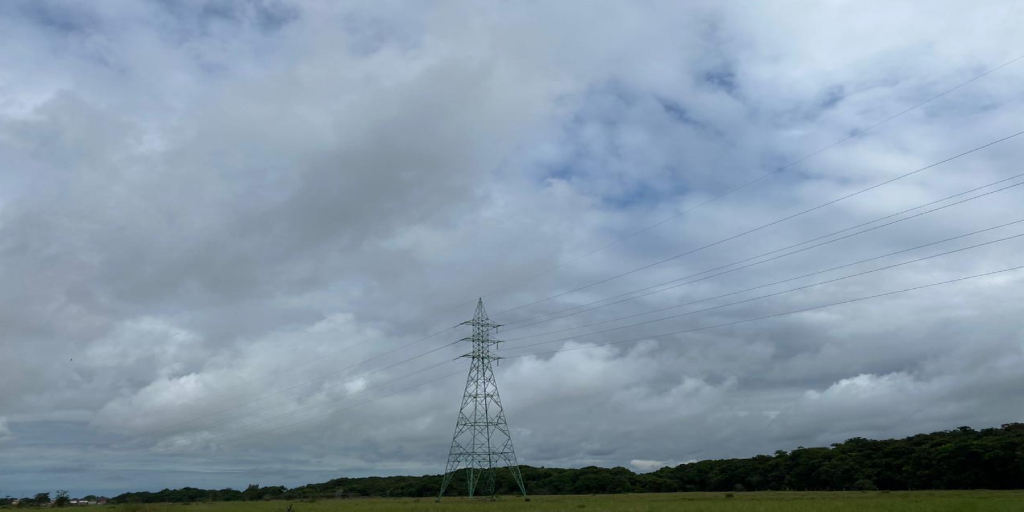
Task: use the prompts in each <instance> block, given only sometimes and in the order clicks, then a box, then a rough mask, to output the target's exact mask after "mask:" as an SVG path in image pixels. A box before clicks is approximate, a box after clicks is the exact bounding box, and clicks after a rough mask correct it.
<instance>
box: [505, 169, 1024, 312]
mask: <svg viewBox="0 0 1024 512" xmlns="http://www.w3.org/2000/svg"><path fill="white" fill-rule="evenodd" d="M1022 176H1024V173H1021V174H1017V175H1015V176H1011V177H1009V178H1006V179H1002V180H999V181H996V182H993V183H989V184H987V185H983V186H981V187H977V188H973V189H971V190H967V191H965V192H960V193H957V194H953V195H951V196H947V197H944V198H942V199H938V200H935V201H931V202H928V203H924V204H922V205H918V206H915V207H913V208H908V209H905V210H902V211H899V212H896V213H893V214H889V215H886V216H883V217H879V218H877V219H874V220H871V221H868V222H863V223H860V224H857V225H854V226H850V227H848V228H844V229H841V230H838V231H833V232H831V233H827V234H825V235H821V236H818V237H815V238H811V239H808V240H805V241H803V242H800V243H796V244H792V245H788V246H786V247H782V248H779V249H775V250H772V251H768V252H765V253H761V254H758V255H756V256H751V257H749V258H744V259H741V260H738V261H734V262H732V263H728V264H725V265H720V266H718V267H714V268H710V269H708V270H704V271H701V272H697V273H694V274H690V275H687V276H683V277H680V278H676V279H672V280H670V281H664V282H661V283H657V284H654V285H651V286H647V287H644V288H640V289H637V290H633V291H630V292H626V293H621V294H618V295H614V296H611V297H607V298H604V299H600V300H596V301H593V302H589V303H586V304H581V305H579V306H573V307H570V308H566V309H563V310H560V311H556V312H553V313H548V314H544V315H539V316H536V317H533V318H528V319H525V320H520V321H517V322H510V323H508V324H506V325H514V326H516V327H510V328H507V329H505V332H509V331H514V330H518V329H524V328H526V327H532V326H534V325H538V324H542V323H547V322H551V321H554V320H560V319H563V318H568V317H570V316H575V315H578V314H581V313H587V312H590V311H596V310H598V309H602V308H605V307H608V306H613V305H615V304H621V303H623V302H628V301H631V300H634V299H639V298H642V297H647V296H649V295H654V294H656V293H661V292H663V291H667V290H672V289H675V288H679V287H681V286H688V285H690V284H693V283H698V282H701V281H705V280H708V279H712V278H715V277H718V276H721V275H724V274H729V273H732V272H736V271H739V270H744V269H747V268H750V267H754V266H757V265H761V264H763V263H768V262H771V261H775V260H778V259H781V258H785V257H787V256H791V255H793V254H798V253H801V252H805V251H809V250H811V249H816V248H818V247H822V246H825V245H829V244H832V243H835V242H839V241H842V240H846V239H849V238H852V237H855V236H859V235H862V234H864V233H868V232H871V231H875V230H878V229H882V228H885V227H888V226H892V225H894V224H898V223H901V222H904V221H908V220H912V219H916V218H918V217H921V216H923V215H928V214H930V213H934V212H937V211H940V210H944V209H946V208H950V207H953V206H958V205H961V204H964V203H966V202H969V201H973V200H975V199H980V198H982V197H986V196H989V195H992V194H996V193H998V192H1003V191H1005V190H1008V189H1011V188H1014V187H1019V186H1021V185H1024V182H1020V183H1015V184H1012V185H1007V186H1005V187H1002V188H999V189H996V190H991V191H988V192H985V193H982V194H978V195H976V196H973V197H969V198H966V199H963V200H960V201H956V202H953V203H950V204H946V205H943V206H940V207H936V208H933V209H931V210H926V211H923V212H919V213H917V214H914V215H911V216H908V217H904V218H902V219H896V220H894V221H891V222H887V223H885V224H880V225H877V226H874V227H871V228H868V229H863V230H860V231H857V232H854V233H850V234H848V235H845V236H842V237H839V238H834V239H832V240H826V241H824V242H821V243H817V244H814V245H810V246H807V247H803V248H801V249H797V250H794V251H790V252H786V253H783V254H779V255H778V256H773V257H771V258H766V259H763V260H760V261H753V260H758V259H759V258H764V257H766V256H771V255H773V254H778V253H780V252H783V251H787V250H789V249H793V248H796V247H800V246H802V245H806V244H809V243H812V242H816V241H818V240H822V239H825V238H829V237H832V236H835V235H838V234H842V233H846V232H848V231H851V230H854V229H857V228H861V227H864V226H869V225H871V224H875V223H877V222H881V221H883V220H886V219H890V218H893V217H897V216H899V215H903V214H904V213H908V212H911V211H914V210H919V209H921V208H924V207H927V206H931V205H934V204H938V203H941V202H944V201H948V200H950V199H953V198H956V197H960V196H963V195H965V194H970V193H972V192H977V191H978V190H982V189H985V188H989V187H992V186H995V185H998V184H1001V183H1005V182H1007V181H1011V180H1014V179H1017V178H1020V177H1022ZM751 261H753V263H748V262H751ZM743 263H747V264H746V265H742V264H743ZM736 265H741V266H739V267H736ZM729 267H735V268H731V269H730V268H729ZM723 269H728V270H724V271H722V272H718V273H717V274H712V275H705V274H710V273H712V272H716V271H719V270H723ZM699 276H705V277H701V278H700V279H694V280H692V281H686V280H687V279H691V278H694V277H699ZM679 281H686V282H683V283H679ZM672 283H679V284H674V285H672V286H666V287H665V288H660V289H657V290H654V289H655V288H658V287H661V286H665V285H669V284H672ZM648 290H653V291H648ZM640 292H647V293H640ZM636 293H640V295H634V296H632V297H627V296H629V295H633V294H636ZM620 297H626V298H624V299H622V300H617V301H614V302H607V301H610V300H614V299H618V298H620ZM602 302H607V303H606V304H601V305H599V306H596V307H593V308H589V309H581V308H587V307H588V306H593V305H595V304H600V303H602ZM576 309H581V310H580V311H576V312H573V313H569V314H565V315H561V316H557V315H560V314H561V313H566V312H569V311H573V310H576ZM524 322H528V323H526V325H519V324H522V323H524Z"/></svg>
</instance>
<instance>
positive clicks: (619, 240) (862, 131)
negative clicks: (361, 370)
mask: <svg viewBox="0 0 1024 512" xmlns="http://www.w3.org/2000/svg"><path fill="white" fill-rule="evenodd" d="M1021 59H1024V55H1020V56H1017V57H1015V58H1013V59H1010V60H1008V61H1006V62H1004V63H1002V64H1000V65H998V66H996V67H994V68H991V69H989V70H988V71H985V72H984V73H981V74H980V75H976V76H974V77H973V78H971V79H969V80H967V81H965V82H961V83H959V84H957V85H955V86H953V87H951V88H949V89H946V90H944V91H942V92H940V93H938V94H936V95H934V96H931V97H929V98H928V99H926V100H924V101H921V102H919V103H915V104H914V105H912V106H910V107H907V108H906V109H904V110H901V111H899V112H897V113H895V114H892V115H890V116H888V117H886V118H884V119H882V120H881V121H878V122H875V123H874V124H872V125H870V126H868V127H867V128H862V129H859V130H853V131H852V132H850V134H849V135H848V136H846V137H844V138H842V139H840V140H838V141H836V142H833V143H831V144H829V145H827V146H824V147H822V148H820V149H817V150H815V151H813V152H811V153H808V154H806V155H804V156H802V157H800V158H797V159H796V160H792V161H790V162H789V163H786V164H784V165H782V166H780V167H777V168H775V169H774V170H771V171H769V172H767V173H764V174H762V175H761V176H758V177H757V178H754V179H752V180H749V181H745V182H743V183H741V184H739V185H736V186H734V187H732V188H730V189H728V190H726V191H725V192H722V193H720V194H718V195H715V196H714V197H712V198H710V199H708V200H706V201H703V202H701V203H698V204H696V205H694V206H692V207H690V208H687V209H685V210H683V211H681V212H678V213H675V214H673V215H671V216H669V217H666V218H664V219H662V220H660V221H657V222H655V223H654V224H650V225H647V226H646V227H643V228H641V229H639V230H636V231H633V232H631V233H629V234H628V235H626V236H623V237H621V238H617V239H615V240H614V241H612V242H609V243H607V244H605V245H602V246H600V247H597V248H595V249H593V250H591V251H589V252H586V253H584V254H581V255H579V256H577V257H575V258H572V259H570V260H568V261H564V262H562V263H559V264H557V265H554V266H552V267H550V268H548V269H547V270H544V271H541V272H539V273H536V274H533V275H530V276H527V277H525V278H522V279H519V280H517V281H516V282H514V283H511V284H510V285H508V286H506V287H504V288H501V289H499V290H496V291H493V292H490V293H488V294H486V295H484V296H483V297H489V296H492V295H497V294H499V293H504V292H507V291H509V290H512V289H515V288H517V287H519V286H521V285H523V284H524V283H527V282H530V281H533V280H534V279H536V278H538V277H541V276H543V275H546V274H549V273H551V272H554V271H556V270H558V269H561V268H562V267H565V266H567V265H570V264H572V263H575V262H577V261H579V260H581V259H583V258H586V257H589V256H592V255H594V254H597V253H599V252H601V251H603V250H605V249H608V248H610V247H612V246H615V245H618V244H620V243H622V242H625V241H626V240H629V239H631V238H633V237H635V236H637V235H640V234H643V233H646V232H647V231H650V230H652V229H654V228H656V227H658V226H661V225H662V224H665V223H667V222H670V221H672V220H675V219H678V218H679V217H682V216H683V215H686V214H688V213H690V212H692V211H694V210H696V209H698V208H701V207H703V206H705V205H708V204H710V203H713V202H715V201H718V200H719V199H721V198H723V197H725V196H728V195H730V194H732V193H734V192H738V191H740V190H742V189H744V188H746V187H749V186H750V185H753V184H755V183H758V182H760V181H763V180H765V179H766V178H768V177H770V176H774V175H776V174H778V173H780V172H782V171H784V170H786V169H788V168H790V167H792V166H794V165H796V164H799V163H801V162H803V161H805V160H808V159H810V158H813V157H815V156H818V155H820V154H822V153H824V152H826V151H828V150H830V149H832V148H834V147H836V146H840V145H842V144H844V143H846V142H848V141H850V140H851V139H854V138H857V137H859V136H861V135H864V134H865V133H867V132H869V131H871V130H874V129H875V128H878V127H879V126H882V125H883V124H886V123H888V122H889V121H892V120H894V119H896V118H899V117H902V116H903V115H905V114H908V113H910V112H912V111H914V110H917V109H918V108H920V107H923V106H925V105H927V104H929V103H931V102H933V101H935V100H937V99H939V98H942V97H943V96H946V95H947V94H949V93H951V92H953V91H956V90H957V89H960V88H962V87H964V86H966V85H969V84H971V83H973V82H975V81H977V80H980V79H982V78H984V77H986V76H988V75H991V74H992V73H995V72H996V71H999V70H1000V69H1003V68H1005V67H1007V66H1009V65H1011V64H1013V63H1015V62H1017V61H1019V60H1021ZM474 300H476V299H474ZM460 306H461V305H460ZM498 314H501V313H498Z"/></svg>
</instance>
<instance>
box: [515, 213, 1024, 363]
mask: <svg viewBox="0 0 1024 512" xmlns="http://www.w3.org/2000/svg"><path fill="white" fill-rule="evenodd" d="M1021 222H1024V219H1022V220H1017V221H1013V222H1010V223H1007V224H1003V225H1000V226H996V227H992V228H988V229H983V230H981V231H976V232H974V233H968V234H966V235H960V236H956V237H953V238H947V239H946V240H940V241H938V242H932V243H930V244H925V245H922V246H919V247H914V248H911V249H905V250H903V251H897V252H894V253H891V254H885V255H882V256H876V257H874V258H869V259H866V260H862V261H857V262H854V263H849V264H846V265H841V266H838V267H833V268H830V269H826V270H821V271H818V272H812V273H810V274H804V275H802V276H797V277H793V278H790V279H784V280H782V281H776V282H774V283H768V284H763V285H760V286H755V287H752V288H747V289H746V290H740V291H735V292H731V293H726V294H723V295H718V296H716V297H708V298H705V299H701V300H697V301H693V302H688V303H685V304H679V305H676V306H671V307H666V308H661V309H657V310H654V311H648V312H646V313H640V314H636V315H630V316H626V317H621V318H616V319H614V320H606V321H603V322H597V323H594V324H589V325H581V326H579V327H575V328H572V329H564V330H562V331H552V332H548V333H542V334H535V335H532V336H523V337H521V338H513V339H510V340H506V341H517V340H523V339H529V338H536V337H539V336H544V335H547V334H554V333H557V332H565V331H567V330H568V331H572V330H576V329H582V328H585V327H591V326H594V325H599V324H604V323H608V322H615V321H619V320H625V319H627V318H635V317H638V316H645V315H650V314H653V313H658V312H661V311H666V310H670V309H677V308H681V307H684V306H688V305H692V304H697V303H700V302H706V301H709V300H714V299H720V298H723V297H728V296H731V295H736V294H740V293H745V292H749V291H753V290H757V289H760V288H765V287H768V286H774V285H777V284H781V283H785V282H789V281H794V280H797V279H803V278H805V277H810V276H813V275H818V274H822V273H825V272H831V271H833V270H837V269H840V268H844V267H850V266H853V265H858V264H861V263H865V262H868V261H873V260H877V259H880V258H885V257H888V256H893V255H896V254H900V253H903V252H907V251H912V250H915V249H920V248H922V247H928V246H931V245H935V244H939V243H942V242H947V241H950V240H956V239H958V238H963V237H965V236H971V235H975V234H978V233H982V232H985V231H991V230H993V229H998V228H1001V227H1006V226H1010V225H1014V224H1019V223H1021ZM1022 236H1024V233H1020V234H1016V235H1013V236H1008V237H1004V238H999V239H997V240H990V241H988V242H982V243H979V244H975V245H971V246H968V247H961V248H959V249H953V250H950V251H946V252H941V253H938V254H933V255H931V256H924V257H921V258H917V259H913V260H909V261H904V262H900V263H895V264H892V265H887V266H884V267H879V268H875V269H871V270H865V271H863V272H857V273H854V274H849V275H845V276H842V277H836V278H833V279H828V280H825V281H819V282H817V283H811V284H808V285H804V286H799V287H796V288H790V289H788V290H782V291H779V292H774V293H769V294H766V295H759V296H757V297H751V298H748V299H744V300H740V301H736V302H729V303H726V304H720V305H718V306H713V307H710V308H705V309H698V310H695V311H688V312H686V313H680V314H678V315H672V316H667V317H664V318H658V319H655V320H647V321H644V322H637V323H635V324H630V325H624V326H620V327H613V328H610V329H604V330H601V331H594V332H588V333H585V334H578V335H576V336H570V337H566V338H558V339H554V340H549V342H556V341H567V340H572V339H576V338H582V337H586V336H593V335H595V334H604V333H607V332H612V331H618V330H621V329H628V328H631V327H638V326H641V325H646V324H652V323H657V322H664V321H665V320H671V319H674V318H680V317H684V316H689V315H695V314H697V313H705V312H707V311H714V310H717V309H722V308H726V307H729V306H736V305H739V304H746V303H748V302H753V301H756V300H761V299H766V298H769V297H777V296H779V295H784V294H787V293H792V292H796V291H800V290H807V289H809V288H814V287H817V286H822V285H826V284H832V283H836V282H839V281H845V280H847V279H852V278H854V277H860V276H863V275H867V274H873V273H875V272H881V271H883V270H890V269H893V268H897V267H902V266H904V265H910V264H912V263H918V262H921V261H927V260H931V259H935V258H940V257H942V256H948V255H950V254H956V253H961V252H964V251H969V250H971V249H977V248H979V247H985V246H989V245H993V244H997V243H999V242H1005V241H1007V240H1013V239H1016V238H1020V237H1022ZM509 348H510V349H515V348H516V347H509Z"/></svg>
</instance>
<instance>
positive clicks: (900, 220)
mask: <svg viewBox="0 0 1024 512" xmlns="http://www.w3.org/2000/svg"><path fill="white" fill-rule="evenodd" d="M1021 176H1024V173H1021V174H1018V175H1017V176H1014V177H1011V178H1006V179H1004V180H999V181H997V182H994V183H991V184H989V185H985V186H982V187H977V188H975V189H972V190H970V191H967V192H961V193H959V194H954V195H952V196H949V197H947V198H944V199H940V200H938V201H933V202H930V203H926V204H925V205H922V206H927V205H930V204H935V203H938V202H942V201H945V200H948V199H950V198H953V197H959V196H962V195H964V194H966V193H970V192H973V191H977V190H980V189H984V188H987V187H990V186H993V185H995V184H999V183H1004V182H1006V181H1009V180H1011V179H1014V178H1016V177H1021ZM1019 185H1024V182H1021V183H1017V184H1014V185H1010V186H1006V187H1003V188H1000V189H997V190H993V191H989V192H986V193H984V194H979V195H977V196H974V197H971V198H967V199H964V200H961V201H958V202H956V203H951V204H948V205H944V206H942V207H939V208H935V209H932V210H927V211H924V212H919V213H918V214H916V215H914V216H912V217H906V218H903V219H898V220H896V221H893V222H890V223H887V224H884V225H880V226H875V227H873V228H870V229H867V230H863V231H860V232H857V233H853V234H850V235H847V236H845V237H842V238H837V239H834V240H830V241H827V242H824V243H820V244H817V245H814V246H810V247H806V248H803V249H800V250H798V251H793V252H790V253H785V254H782V255H778V256H775V257H774V258H771V259H767V260H763V261H758V262H756V263H752V264H748V265H745V266H742V267H737V268H734V269H731V270H728V271H725V272H721V273H718V274H713V275H710V276H706V277H704V278H701V279H698V280H695V281H689V282H685V283H682V284H677V285H674V286H671V287H668V288H663V289H659V290H656V291H653V292H649V293H646V294H643V295H638V296H635V297H630V298H628V299H624V300H620V301H617V302H612V303H608V304H604V305H601V306H598V307H596V308H592V309H591V310H587V311H578V312H576V313H572V314H570V315H565V316H562V317H558V318H552V319H548V320H542V321H539V322H536V323H533V324H529V325H527V326H522V327H513V328H511V329H506V330H505V332H508V331H512V330H516V329H521V328H524V327H528V326H530V325H536V324H539V323H544V322H547V321H551V320H556V319H560V318H565V317H568V316H573V315H576V314H579V313H585V312H588V311H592V310H595V309H599V308H602V307H605V306H610V305H614V304H617V303H621V302H625V301H627V300H632V299H635V298H640V297H643V296H647V295H651V294H654V293H658V292H661V291H665V290H668V289H672V288H677V287H679V286H684V285H688V284H692V283H694V282H697V281H702V280H705V279H710V278H712V277H716V276H719V275H722V274H725V273H729V272H734V271H737V270H741V269H744V268H748V267H751V266H754V265H759V264H761V263H765V262H768V261H772V260H775V259H778V258H782V257H785V256H788V255H791V254H794V253H796V252H802V251H804V250H808V249H812V248H815V247H820V246H822V245H825V244H829V243H832V242H836V241H839V240H843V239H846V238H849V237H852V236H855V235H858V234H861V233H864V232H867V231H872V230H875V229H880V228H882V227H886V226H889V225H892V224H895V223H897V222H902V221H904V220H910V219H912V218H916V217H919V216H921V215H925V214H928V213H932V212H934V211H938V210H941V209H944V208H948V207H951V206H955V205H958V204H962V203H964V202H967V201H970V200H973V199H978V198H980V197H984V196H987V195H990V194H993V193H996V192H1000V191H1003V190H1006V189H1009V188H1013V187H1016V186H1019ZM922 206H917V207H914V208H910V209H908V210H903V211H902V212H898V213H896V214H892V215H888V216H885V217H882V218H881V219H876V220H874V221H870V222H868V223H863V224H860V225H858V226H854V228H856V227H859V226H863V225H866V224H872V223H875V222H877V221H878V220H882V219H886V218H891V217H893V216H895V215H899V214H901V213H905V212H908V211H912V210H916V209H920V208H921V207H922ZM1011 224H1012V223H1011ZM998 227H1002V226H997V227H995V228H990V229H996V228H998ZM850 229H853V228H847V229H844V230H840V231H838V232H835V233H832V234H830V235H824V236H823V237H818V238H815V239H812V240H811V241H813V240H818V239H821V238H824V237H828V236H831V235H833V234H836V233H842V232H845V231H849V230H850ZM982 231H985V230H982ZM972 234H974V233H972ZM962 236H968V235H961V237H962ZM955 238H960V237H954V238H953V239H955ZM948 240H952V239H947V240H944V241H948ZM941 242H942V241H940V242H934V243H933V244H926V245H925V246H927V245H934V244H935V243H941ZM805 243H807V242H802V243H800V244H795V245H793V246H789V247H795V246H799V245H803V244H805ZM925 246H920V247H918V248H922V247H925ZM787 248H788V247H787ZM784 249H786V248H783V249H779V250H775V251H771V252H769V253H766V254H774V253H777V252H779V251H781V250H784ZM909 250H912V249H908V251H909ZM900 252H905V251H900ZM893 254H898V253H893ZM761 256H764V255H761ZM761 256H755V257H753V258H748V259H746V260H741V262H745V261H749V260H750V259H756V258H758V257H761ZM858 263H862V262H858ZM735 264H736V263H732V264H729V265H725V266H722V267H717V268H716V269H712V271H713V270H717V269H720V268H725V267H729V266H732V265H735ZM837 268H841V267H837ZM831 270H835V269H831ZM708 272H710V271H704V272H701V273H698V274H693V275H691V276H687V277H684V278H681V279H686V278H688V277H693V276H698V275H702V274H706V273H708ZM823 272H824V271H823ZM802 277H807V276H802ZM794 279H796V278H794ZM678 280H679V279H677V280H674V281H669V282H668V283H672V282H675V281H678ZM663 284H666V283H662V284H659V285H655V286H661V285H663ZM630 293H633V292H630ZM715 298H719V297H715ZM605 300H608V299H605ZM706 300H710V299H706ZM598 302H601V301H598ZM696 302H701V301H696ZM688 304H692V303H688ZM688 304H687V305H688ZM674 307H678V306H673V307H670V308H664V309H672V308H674ZM657 311H661V310H656V311H655V312H657ZM652 313H653V312H652ZM644 314H649V313H644ZM633 316H637V315H633ZM631 317H632V316H631ZM626 318H630V317H626ZM621 319H624V318H620V319H616V320H621ZM611 321H615V320H609V321H605V322H598V323H597V324H603V323H608V322H611ZM597 324H589V325H597ZM583 327H586V326H580V327H573V328H569V329H563V330H560V331H552V332H548V333H543V334H535V335H531V336H523V337H519V338H511V339H506V341H516V340H520V339H526V338H533V337H538V336H542V335H546V334H553V333H558V332H566V331H571V330H576V329H580V328H583ZM454 328H455V327H452V328H449V329H446V330H445V331H441V332H446V331H448V330H452V329H454ZM425 339H427V338H421V339H419V340H416V341H414V342H412V343H408V344H406V345H403V346H402V347H399V349H401V348H406V347H408V346H411V345H414V344H416V343H418V342H420V341H423V340H425ZM456 343H458V342H457V341H456V342H451V343H448V344H446V345H443V346H440V347H437V348H434V349H431V350H429V351H427V352H424V353H421V354H418V355H415V356H412V357H409V358H406V359H403V360H401V361H398V362H396V363H393V364H391V365H388V366H385V367H382V368H378V369H375V370H371V371H368V372H364V373H361V374H359V375H356V376H354V377H353V378H359V377H365V376H368V375H372V374H376V373H379V372H381V371H384V370H387V369H390V368H393V367H396V366H398V365H400V364H404V363H406V362H409V361H412V360H415V359H418V358H420V357H424V356H426V355H429V354H432V353H434V352H437V351H439V350H442V349H444V348H447V347H449V346H452V345H454V344H456ZM399 349H395V350H392V351H389V352H385V353H383V354H380V355H378V356H374V357H371V358H369V359H366V360H364V361H361V362H360V363H355V364H353V365H350V366H348V367H346V368H343V369H341V370H339V371H336V372H332V373H331V374H328V376H329V375H333V374H336V373H340V372H341V371H344V370H346V369H350V368H353V367H355V366H358V365H360V364H362V363H365V362H367V361H370V360H372V359H376V358H378V357H381V356H383V355H387V354H389V353H392V352H394V351H396V350H399ZM310 382H312V381H310ZM342 384H344V383H334V384H331V385H329V386H327V388H331V387H336V386H339V385H342ZM301 385H303V384H299V385H296V386H292V387H291V388H288V389H294V388H296V387H299V386H301ZM284 391H287V389H286V390H282V391H280V392H278V393H275V394H281V393H282V392H284ZM269 396H273V395H268V397H269ZM265 398H267V397H265ZM259 400H262V399H257V400H254V401H251V402H248V403H255V402H257V401H259ZM300 400H301V398H297V399H291V400H284V401H280V402H277V403H275V404H272V405H269V406H265V407H262V408H260V409H256V410H254V411H249V412H246V413H243V414H239V415H235V416H232V417H230V418H225V419H223V420H220V421H217V422H214V423H210V424H206V425H203V426H199V427H193V428H189V429H185V430H180V431H177V432H174V433H173V434H171V435H180V434H183V433H187V432H192V431H198V430H205V429H207V428H210V427H214V426H219V425H222V424H224V423H228V422H231V421H234V420H237V419H241V418H245V417H249V416H253V415H255V414H259V413H261V412H265V411H267V410H272V409H276V408H278V407H283V406H285V405H288V404H290V403H293V402H296V401H300ZM237 408H238V407H237V406H236V407H233V408H232V409H237ZM209 416H212V415H208V416H207V417H209ZM199 419H202V418H196V419H193V420H189V421H188V422H184V423H179V424H178V425H177V426H181V425H183V424H186V423H194V422H195V421H198V420H199ZM171 430H176V427H170V428H167V429H162V430H161V431H158V432H157V433H158V434H163V433H167V432H170V431H171Z"/></svg>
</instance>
